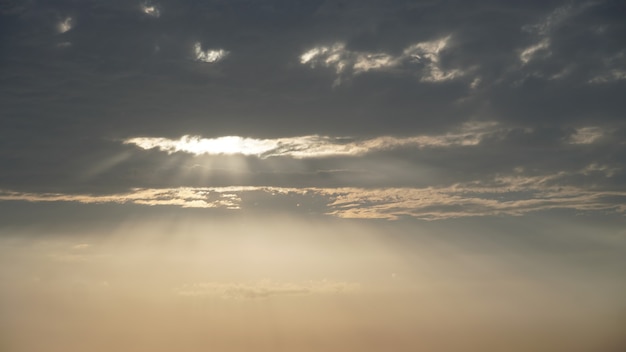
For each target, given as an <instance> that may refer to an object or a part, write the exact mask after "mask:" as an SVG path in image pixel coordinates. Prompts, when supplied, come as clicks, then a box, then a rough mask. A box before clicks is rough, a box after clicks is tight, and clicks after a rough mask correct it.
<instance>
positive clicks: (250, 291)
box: [176, 280, 359, 299]
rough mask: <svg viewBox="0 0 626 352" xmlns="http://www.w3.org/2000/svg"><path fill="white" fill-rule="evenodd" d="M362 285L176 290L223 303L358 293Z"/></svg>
mask: <svg viewBox="0 0 626 352" xmlns="http://www.w3.org/2000/svg"><path fill="white" fill-rule="evenodd" d="M358 288H359V284H357V283H351V282H337V281H329V280H319V281H307V282H298V283H295V282H276V281H272V280H261V281H257V282H253V283H235V282H200V283H193V284H185V285H183V286H182V287H180V288H177V289H176V292H177V293H178V294H179V295H181V296H214V297H219V298H223V299H267V298H272V297H277V296H299V295H333V294H345V293H350V292H354V291H355V290H357V289H358Z"/></svg>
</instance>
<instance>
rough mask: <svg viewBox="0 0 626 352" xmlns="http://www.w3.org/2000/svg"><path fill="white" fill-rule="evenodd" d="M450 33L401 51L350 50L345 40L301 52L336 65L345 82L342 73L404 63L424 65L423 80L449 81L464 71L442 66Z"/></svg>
mask: <svg viewBox="0 0 626 352" xmlns="http://www.w3.org/2000/svg"><path fill="white" fill-rule="evenodd" d="M449 40H450V37H449V36H448V37H445V38H442V39H438V40H433V41H429V42H421V43H416V44H413V45H410V46H408V47H407V48H405V49H404V51H403V52H402V54H400V55H395V56H394V55H391V54H388V53H384V52H366V51H353V50H348V49H346V47H345V44H344V43H335V44H333V45H330V46H317V47H314V48H312V49H310V50H307V51H306V52H304V53H303V54H302V55H300V63H301V64H305V65H309V66H310V67H311V68H315V67H317V66H322V67H329V68H334V69H335V72H336V73H337V75H338V76H339V77H338V78H337V81H336V82H335V83H340V82H341V75H343V74H345V75H357V74H360V73H364V72H368V71H382V70H389V69H392V68H399V67H402V66H404V65H414V66H419V67H421V72H420V80H421V81H423V82H441V81H447V80H451V79H454V78H457V77H459V76H462V75H463V74H464V72H463V71H461V70H459V69H451V70H446V69H444V68H443V67H442V66H441V63H440V53H441V52H442V51H443V50H444V49H445V48H446V47H447V46H448V43H449Z"/></svg>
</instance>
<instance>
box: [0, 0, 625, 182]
mask: <svg viewBox="0 0 626 352" xmlns="http://www.w3.org/2000/svg"><path fill="white" fill-rule="evenodd" d="M1 6H2V7H0V37H1V38H2V40H1V41H0V47H1V50H0V51H1V52H2V54H0V118H1V121H2V129H0V137H1V138H0V165H1V167H2V169H3V172H2V173H1V174H0V188H2V189H12V190H20V191H38V192H46V191H63V192H91V193H98V194H100V193H107V192H109V193H110V192H118V191H123V190H127V189H130V188H133V187H147V188H158V187H178V186H193V187H215V186H229V185H253V186H276V187H379V188H380V187H383V188H384V187H427V186H429V185H432V186H441V187H444V186H449V185H451V184H454V183H463V182H471V181H476V180H486V179H493V178H495V177H499V176H502V175H519V174H522V175H525V176H527V177H537V176H539V175H552V174H556V173H559V172H565V173H567V174H568V175H570V176H568V177H562V178H559V182H561V183H562V184H563V185H564V186H566V185H575V186H577V187H583V186H585V185H586V186H588V187H596V188H601V189H606V190H616V191H617V190H621V189H623V184H624V183H623V182H622V181H623V180H624V177H625V176H624V175H625V174H624V171H623V170H624V159H623V155H624V139H623V137H622V136H623V132H624V128H625V125H624V122H623V113H624V111H626V106H625V105H624V104H625V103H624V101H625V100H624V99H623V97H622V96H623V95H624V92H625V88H626V86H625V85H626V46H624V44H623V40H622V39H621V38H623V37H624V36H625V35H626V25H625V24H624V23H626V22H625V21H623V13H624V11H623V6H624V5H623V4H622V3H621V2H619V1H599V2H584V1H573V2H563V1H549V2H524V3H523V4H522V3H520V4H514V5H511V4H506V5H505V4H503V3H501V2H494V1H482V2H480V3H472V4H468V3H467V2H462V1H446V2H442V1H422V2H406V1H384V2H383V1H341V2H324V1H279V0H276V1H261V2H259V1H244V0H237V1H152V2H149V3H148V2H141V1H137V2H128V1H106V2H103V1H88V2H83V1H46V2H36V1H27V2H15V1H13V2H11V1H7V2H3V3H2V5H1ZM142 6H155V8H156V9H158V14H159V15H158V16H155V15H154V14H149V13H146V11H145V10H142ZM442 38H448V39H447V41H446V42H445V46H442V47H441V48H439V49H436V50H435V49H428V48H430V47H428V48H427V47H426V46H425V45H428V44H425V43H435V42H437V41H438V40H442ZM336 43H341V45H342V46H341V48H342V49H341V52H340V54H341V59H340V61H336V60H339V59H336V58H331V56H332V53H330V54H328V53H327V54H324V55H326V56H319V58H320V60H321V61H319V62H318V63H317V64H316V65H308V64H302V63H301V56H302V55H303V54H304V53H305V52H307V51H308V50H311V49H314V48H316V47H323V46H332V45H334V44H336ZM420 43H421V44H420ZM416 45H417V47H419V45H422V46H421V47H419V48H421V49H410V48H412V47H413V48H416ZM195 46H198V47H199V48H201V50H202V52H203V53H205V54H204V55H207V57H206V58H208V55H209V52H210V51H211V50H214V51H215V52H218V51H219V50H223V53H227V54H225V55H224V56H222V57H220V59H219V60H209V59H207V60H204V61H206V62H203V60H197V53H194V47H195ZM425 48H426V49H425ZM411 50H413V51H411ZM368 55H369V56H368ZM376 55H378V56H376ZM374 58H379V59H380V58H382V59H384V60H387V61H385V63H384V64H381V63H380V62H378V63H375V62H374V61H372V60H374ZM324 60H331V61H329V62H331V63H330V64H326V63H325V62H326V61H324ZM333 60H335V61H333ZM341 60H344V61H341ZM359 60H361V61H359ZM368 60H370V61H368ZM358 62H361V65H366V67H367V69H365V70H364V69H358V68H357V67H358V66H355V65H357V63H358ZM340 63H346V64H348V65H349V68H348V69H343V70H340V69H339V66H338V65H339V64H340ZM350 65H351V66H350ZM361 67H364V66H361ZM433 70H439V71H440V73H441V74H442V75H443V76H445V73H449V72H456V73H455V74H454V75H449V76H446V78H445V79H443V78H442V79H430V80H428V79H425V77H426V78H427V77H429V75H431V76H432V75H433V72H434V71H433ZM443 76H438V77H443ZM433 77H434V76H433ZM468 121H474V122H476V121H478V122H481V121H482V122H495V123H496V125H495V126H496V127H494V128H493V130H492V131H489V133H486V134H485V135H483V136H481V138H480V141H479V143H476V144H473V145H456V146H449V147H445V148H439V147H419V148H417V147H415V146H413V147H410V146H403V147H397V148H391V149H383V150H373V151H372V152H368V153H366V154H364V155H358V156H345V155H344V156H340V155H337V156H326V157H323V158H310V159H298V160H294V159H293V158H290V157H285V156H275V157H269V158H265V159H262V158H259V157H255V156H245V157H244V156H230V157H229V156H206V155H205V156H193V155H189V154H185V153H174V154H171V155H167V154H166V153H164V152H159V151H157V150H149V151H144V150H140V149H138V148H136V147H134V146H131V145H123V144H122V141H124V140H125V139H127V138H132V137H166V138H171V139H178V138H180V137H181V136H182V135H198V136H201V137H205V138H211V137H220V136H228V135H239V136H244V137H253V138H285V137H298V136H310V135H321V136H328V137H331V138H335V137H350V138H353V139H355V140H367V139H373V138H377V137H383V136H391V137H394V138H404V137H413V136H430V137H433V136H443V135H446V134H450V133H457V132H455V131H459V129H462V128H463V127H462V126H464V123H466V122H468Z"/></svg>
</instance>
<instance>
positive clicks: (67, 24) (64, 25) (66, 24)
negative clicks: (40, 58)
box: [57, 17, 74, 33]
mask: <svg viewBox="0 0 626 352" xmlns="http://www.w3.org/2000/svg"><path fill="white" fill-rule="evenodd" d="M73 26H74V20H73V19H72V18H71V17H66V18H65V19H64V20H62V21H61V22H59V23H58V24H57V31H59V33H65V32H67V31H69V30H70V29H72V27H73Z"/></svg>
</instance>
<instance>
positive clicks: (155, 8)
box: [140, 2, 161, 18]
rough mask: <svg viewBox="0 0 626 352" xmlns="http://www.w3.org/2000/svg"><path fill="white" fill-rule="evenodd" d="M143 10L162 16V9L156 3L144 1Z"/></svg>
mask: <svg viewBox="0 0 626 352" xmlns="http://www.w3.org/2000/svg"><path fill="white" fill-rule="evenodd" d="M140 9H141V12H143V13H145V14H146V15H148V16H151V17H154V18H159V17H161V10H160V9H159V7H158V6H157V5H154V4H152V3H150V2H144V3H143V4H141V5H140Z"/></svg>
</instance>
